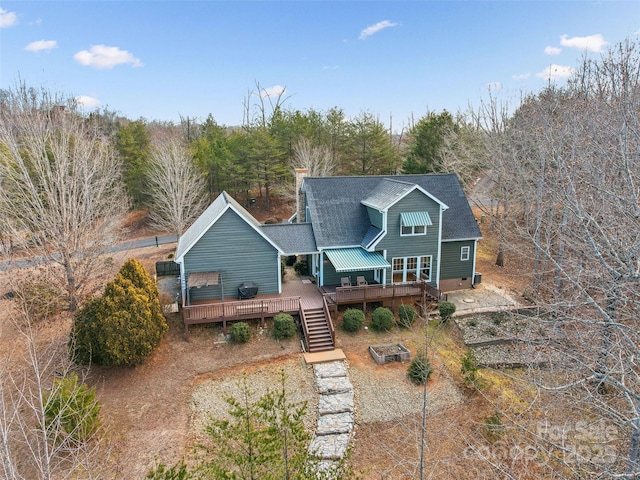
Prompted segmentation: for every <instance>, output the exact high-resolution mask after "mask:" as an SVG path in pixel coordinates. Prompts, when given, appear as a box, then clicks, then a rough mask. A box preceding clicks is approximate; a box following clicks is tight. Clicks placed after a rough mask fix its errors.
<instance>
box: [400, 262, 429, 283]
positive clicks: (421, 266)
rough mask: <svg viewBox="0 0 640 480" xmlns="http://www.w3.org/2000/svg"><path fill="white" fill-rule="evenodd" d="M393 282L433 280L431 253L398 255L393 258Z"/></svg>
mask: <svg viewBox="0 0 640 480" xmlns="http://www.w3.org/2000/svg"><path fill="white" fill-rule="evenodd" d="M391 266H392V270H393V272H392V275H393V283H402V282H413V281H415V280H417V279H421V280H426V281H427V282H430V281H431V255H424V256H421V257H396V258H393V259H392V260H391Z"/></svg>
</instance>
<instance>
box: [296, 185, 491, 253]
mask: <svg viewBox="0 0 640 480" xmlns="http://www.w3.org/2000/svg"><path fill="white" fill-rule="evenodd" d="M394 181H395V182H394ZM407 184H408V185H409V186H410V188H413V185H419V186H420V187H421V188H422V189H424V190H425V191H427V192H428V193H429V194H431V195H432V196H433V197H435V198H437V199H438V200H440V201H441V202H442V203H444V204H446V205H447V206H448V207H449V208H448V209H447V210H446V211H445V212H444V213H443V214H442V240H443V241H447V240H457V239H466V238H481V237H482V235H481V233H480V229H479V228H478V224H477V222H476V220H475V218H474V216H473V213H472V212H471V208H470V207H469V202H468V200H467V197H466V196H465V194H464V191H463V190H462V187H461V185H460V182H459V181H458V177H457V176H456V175H455V174H431V175H391V176H384V177H383V176H368V177H367V176H362V177H308V178H305V179H304V189H305V192H306V194H307V204H308V205H309V215H310V220H311V223H312V224H313V231H314V234H315V239H316V244H317V246H318V247H319V248H328V247H345V246H356V245H360V244H361V242H362V241H363V239H364V238H365V236H367V233H368V232H369V227H370V226H371V224H370V222H369V216H368V214H367V210H366V207H365V206H364V204H363V200H365V201H369V202H370V203H371V205H372V206H373V204H374V203H375V204H376V205H382V206H383V208H384V207H386V206H387V205H388V203H389V200H390V197H389V195H390V194H392V193H393V192H396V191H408V190H404V189H406V188H409V187H407V186H406V185H407Z"/></svg>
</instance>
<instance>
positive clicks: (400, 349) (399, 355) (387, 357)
mask: <svg viewBox="0 0 640 480" xmlns="http://www.w3.org/2000/svg"><path fill="white" fill-rule="evenodd" d="M369 353H371V356H372V357H373V359H374V360H375V361H376V363H377V364H382V363H389V362H404V361H406V360H410V359H411V353H409V350H408V349H407V347H405V346H404V345H402V344H400V343H387V344H384V345H370V346H369Z"/></svg>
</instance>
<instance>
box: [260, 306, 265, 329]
mask: <svg viewBox="0 0 640 480" xmlns="http://www.w3.org/2000/svg"><path fill="white" fill-rule="evenodd" d="M260 326H261V327H262V328H264V300H261V301H260Z"/></svg>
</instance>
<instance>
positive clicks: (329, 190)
mask: <svg viewBox="0 0 640 480" xmlns="http://www.w3.org/2000/svg"><path fill="white" fill-rule="evenodd" d="M305 173H306V171H304V170H297V171H296V175H297V187H298V193H299V196H298V208H297V212H296V215H295V217H296V221H297V222H296V223H286V224H277V225H262V224H260V223H259V222H257V221H256V220H255V218H253V216H252V215H251V214H250V213H249V212H248V211H247V210H246V209H244V208H243V207H242V206H241V205H240V204H239V203H238V202H236V201H235V200H234V199H233V198H231V197H230V196H229V194H227V193H226V192H223V193H221V194H220V196H218V198H217V199H216V200H215V201H214V202H213V203H212V204H211V205H210V206H209V208H207V209H206V210H205V212H204V213H203V214H202V215H201V216H200V217H199V218H198V219H197V220H196V221H195V222H194V223H193V224H192V225H191V227H189V229H188V230H187V231H186V232H185V233H184V234H183V235H182V236H181V237H180V240H179V242H178V248H177V252H176V259H175V261H176V262H177V263H178V264H179V265H180V278H181V285H182V297H183V304H184V305H190V304H191V302H192V301H195V300H204V299H216V298H220V299H224V298H227V297H232V298H237V296H238V286H239V285H240V284H242V283H243V282H248V281H250V282H254V283H255V284H256V285H257V286H258V291H259V293H261V294H279V293H281V292H282V277H281V267H280V265H281V259H282V258H283V257H285V256H290V255H298V256H302V257H304V258H306V259H307V264H308V269H309V275H310V276H311V277H313V278H314V279H315V281H316V283H317V285H318V286H319V287H329V286H339V285H341V284H342V283H343V281H345V279H346V281H347V282H348V283H353V284H355V283H356V282H357V280H360V281H361V282H362V283H367V284H381V285H389V284H398V283H404V282H411V281H415V280H424V281H426V282H428V283H429V284H430V285H431V286H432V287H435V288H437V289H440V290H442V291H448V290H455V289H459V288H470V287H471V286H472V285H473V283H474V278H475V258H476V246H477V242H478V240H479V239H480V238H481V234H480V230H479V228H478V225H477V222H476V220H475V218H474V216H473V214H472V212H471V209H470V207H469V203H468V201H467V198H466V196H465V194H464V192H463V190H462V187H461V186H460V183H459V181H458V178H457V177H456V175H454V174H435V175H391V176H361V177H306V178H305Z"/></svg>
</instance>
